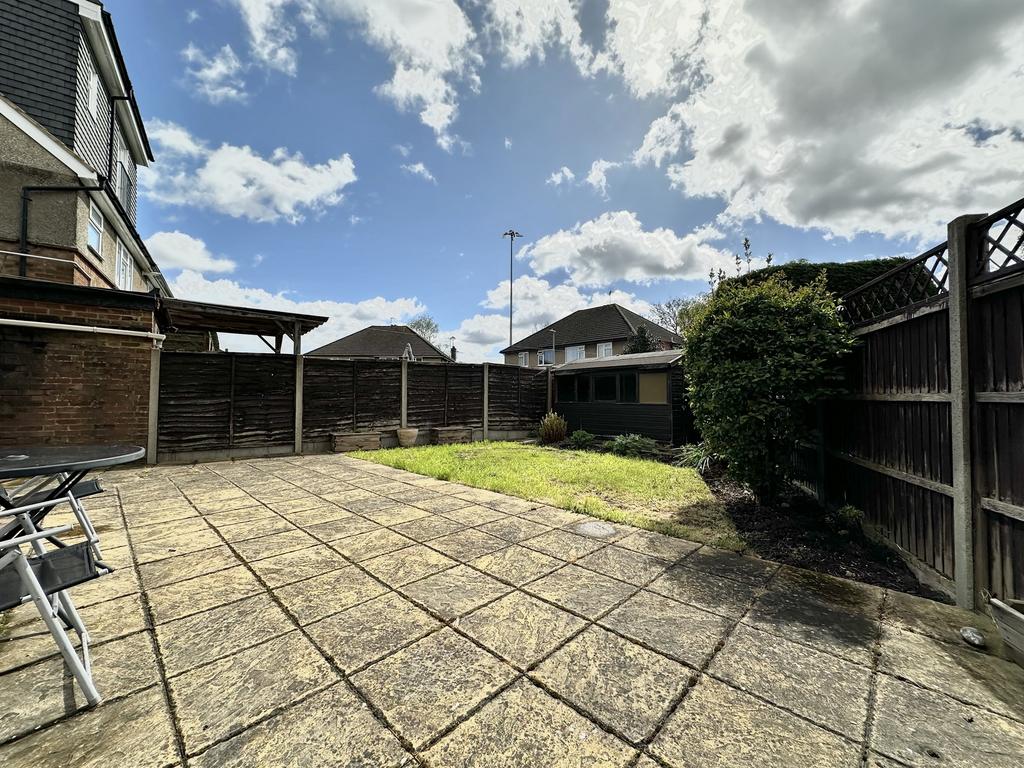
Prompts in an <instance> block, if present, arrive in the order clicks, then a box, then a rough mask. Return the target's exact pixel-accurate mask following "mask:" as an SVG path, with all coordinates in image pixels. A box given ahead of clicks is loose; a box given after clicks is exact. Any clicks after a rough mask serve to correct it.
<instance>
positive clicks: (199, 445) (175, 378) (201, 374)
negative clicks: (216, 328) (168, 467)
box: [157, 352, 232, 453]
mask: <svg viewBox="0 0 1024 768" xmlns="http://www.w3.org/2000/svg"><path fill="white" fill-rule="evenodd" d="M231 364H232V358H231V357H229V356H228V355H210V354H204V353H193V352H164V353H163V354H162V355H161V360H160V399H159V411H158V422H157V425H158V427H157V450H158V451H160V452H163V453H179V452H182V451H202V450H223V449H226V448H227V447H228V446H229V445H230V437H231Z"/></svg>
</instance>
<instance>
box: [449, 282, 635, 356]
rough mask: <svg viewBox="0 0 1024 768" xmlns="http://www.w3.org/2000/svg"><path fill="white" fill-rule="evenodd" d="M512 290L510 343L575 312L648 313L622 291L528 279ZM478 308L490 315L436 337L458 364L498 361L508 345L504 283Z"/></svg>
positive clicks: (506, 296)
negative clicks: (620, 309) (451, 345)
mask: <svg viewBox="0 0 1024 768" xmlns="http://www.w3.org/2000/svg"><path fill="white" fill-rule="evenodd" d="M513 290H514V294H515V295H514V297H513V304H514V312H513V330H512V337H513V339H514V340H519V339H521V338H523V337H524V336H528V335H529V334H531V333H533V332H534V331H537V330H539V329H541V328H543V327H544V326H546V325H548V324H550V323H553V322H554V321H555V320H558V319H559V318H561V317H564V316H565V315H568V314H569V313H571V312H575V311H576V310H578V309H586V308H588V307H596V306H600V305H602V304H612V303H614V304H621V305H622V306H624V307H628V308H630V309H632V310H633V311H635V312H639V313H640V314H647V313H649V312H650V309H651V306H650V304H649V303H648V302H646V301H644V300H643V299H640V298H637V297H636V296H635V295H634V294H632V293H628V292H626V291H620V290H615V291H608V292H605V291H596V292H593V293H587V292H584V291H581V290H580V289H579V288H577V287H575V286H571V285H564V284H563V285H552V284H551V283H550V282H548V281H547V280H543V279H541V278H538V277H533V276H530V275H523V276H521V277H517V278H516V280H515V283H514V284H513ZM481 306H482V307H483V308H484V309H485V310H491V311H490V312H482V313H477V314H475V315H473V316H472V317H468V318H466V319H465V320H463V321H462V322H461V323H460V324H459V325H458V327H456V328H453V329H448V330H443V331H441V333H440V334H439V336H440V337H441V338H448V337H449V336H454V337H455V346H456V347H457V348H458V350H459V360H463V361H465V362H480V361H483V360H492V361H493V360H500V359H501V357H500V355H498V350H500V349H503V348H504V347H506V346H507V345H508V280H503V281H502V282H500V283H499V284H498V285H497V286H496V287H495V288H493V289H492V290H490V291H488V293H487V297H486V298H485V299H484V301H482V302H481ZM502 312H504V314H502Z"/></svg>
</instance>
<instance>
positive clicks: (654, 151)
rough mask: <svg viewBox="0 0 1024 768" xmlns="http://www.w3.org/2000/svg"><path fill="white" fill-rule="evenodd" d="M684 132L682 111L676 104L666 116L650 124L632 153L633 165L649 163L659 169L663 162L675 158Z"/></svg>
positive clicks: (680, 146)
mask: <svg viewBox="0 0 1024 768" xmlns="http://www.w3.org/2000/svg"><path fill="white" fill-rule="evenodd" d="M684 130H685V126H684V125H683V122H682V109H681V108H680V105H678V104H676V105H673V106H672V108H671V109H669V111H668V113H667V114H665V115H664V116H663V117H659V118H658V119H657V120H655V121H654V122H653V123H651V127H650V128H648V129H647V134H646V135H645V136H644V140H643V143H642V144H641V145H640V146H639V147H637V149H636V151H635V152H633V164H634V165H646V164H647V163H651V164H652V165H655V166H657V167H659V168H660V167H661V164H662V163H663V162H664V161H665V160H670V159H671V158H673V157H675V156H676V155H677V154H679V151H680V150H681V149H682V148H683V132H684Z"/></svg>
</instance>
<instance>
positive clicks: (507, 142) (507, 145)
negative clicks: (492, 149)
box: [505, 136, 512, 149]
mask: <svg viewBox="0 0 1024 768" xmlns="http://www.w3.org/2000/svg"><path fill="white" fill-rule="evenodd" d="M505 149H512V139H510V138H509V137H508V136H506V137H505Z"/></svg>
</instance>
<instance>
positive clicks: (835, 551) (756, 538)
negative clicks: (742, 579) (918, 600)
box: [705, 477, 950, 602]
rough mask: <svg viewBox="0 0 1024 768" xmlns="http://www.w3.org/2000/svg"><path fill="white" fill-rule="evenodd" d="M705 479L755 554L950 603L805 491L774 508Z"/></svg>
mask: <svg viewBox="0 0 1024 768" xmlns="http://www.w3.org/2000/svg"><path fill="white" fill-rule="evenodd" d="M705 480H706V481H707V483H708V485H709V486H710V487H711V490H712V491H713V492H714V493H715V495H716V496H717V497H718V498H719V500H721V501H722V503H723V504H725V507H726V511H727V513H728V515H729V517H731V518H732V521H733V523H734V524H735V525H736V530H737V531H738V532H739V533H740V535H741V536H742V537H743V538H744V539H746V541H747V543H748V544H749V545H750V550H751V553H753V554H756V555H758V556H759V557H763V558H765V559H766V560H774V561H776V562H779V563H785V564H787V565H792V566H796V567H798V568H806V569H807V570H811V571H819V572H820V573H827V574H829V575H832V576H840V577H842V578H844V579H854V580H856V581H863V582H865V583H867V584H874V585H876V586H879V587H885V588H887V589H895V590H898V591H900V592H908V593H910V594H913V595H920V596H922V597H928V598H931V599H933V600H940V601H942V602H950V601H949V599H948V598H947V597H946V596H945V595H943V594H942V593H940V592H936V591H935V590H933V589H931V588H929V587H927V586H924V585H923V584H920V583H919V582H918V581H917V578H916V577H915V576H914V574H913V573H911V571H910V569H909V568H907V566H906V565H905V564H904V563H903V561H902V560H900V558H899V556H898V555H896V554H895V553H894V552H893V551H892V550H890V549H888V548H887V547H885V546H883V545H881V544H876V543H875V542H872V541H870V540H869V539H867V538H865V537H864V535H863V534H862V533H861V532H860V531H858V530H856V529H854V530H843V527H842V524H841V523H840V522H839V521H837V520H835V519H834V518H831V517H830V516H829V515H827V514H826V513H825V512H824V511H822V509H821V508H820V507H819V506H818V505H817V503H816V502H815V501H814V500H812V499H811V498H810V497H808V496H806V495H805V494H802V493H799V492H795V493H794V494H793V495H791V496H789V497H788V498H785V499H783V500H782V501H780V502H779V503H778V504H776V505H775V506H774V507H764V506H761V505H760V504H758V503H757V501H756V500H755V499H754V497H753V495H752V494H751V493H750V492H749V491H748V490H746V489H745V488H743V487H742V486H740V485H738V484H737V483H734V482H732V481H730V480H728V479H725V478H720V477H719V478H710V477H709V478H705Z"/></svg>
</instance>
